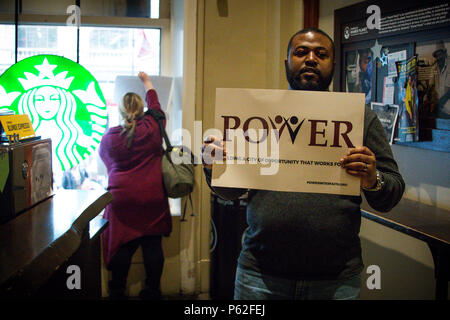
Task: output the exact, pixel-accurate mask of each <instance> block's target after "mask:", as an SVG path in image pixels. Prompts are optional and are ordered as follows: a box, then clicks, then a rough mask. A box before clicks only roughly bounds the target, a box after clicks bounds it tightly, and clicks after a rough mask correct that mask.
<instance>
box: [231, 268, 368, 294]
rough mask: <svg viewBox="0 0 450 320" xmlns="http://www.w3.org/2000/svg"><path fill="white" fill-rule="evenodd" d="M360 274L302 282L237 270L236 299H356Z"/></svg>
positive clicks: (359, 285)
mask: <svg viewBox="0 0 450 320" xmlns="http://www.w3.org/2000/svg"><path fill="white" fill-rule="evenodd" d="M360 289H361V274H357V275H356V276H353V277H351V278H348V279H341V280H325V281H303V280H288V279H283V278H276V277H272V276H268V275H262V274H260V273H258V272H255V271H252V270H247V269H242V268H239V267H238V268H237V271H236V281H235V288H234V299H235V300H356V299H359V292H360Z"/></svg>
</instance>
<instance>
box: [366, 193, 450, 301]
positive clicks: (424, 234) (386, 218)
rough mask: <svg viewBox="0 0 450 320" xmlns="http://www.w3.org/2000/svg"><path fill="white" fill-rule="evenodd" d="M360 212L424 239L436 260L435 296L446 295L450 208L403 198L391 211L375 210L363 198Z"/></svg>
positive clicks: (449, 275)
mask: <svg viewBox="0 0 450 320" xmlns="http://www.w3.org/2000/svg"><path fill="white" fill-rule="evenodd" d="M361 215H362V216H363V217H365V218H367V219H369V220H372V221H375V222H378V223H380V224H382V225H384V226H386V227H389V228H392V229H394V230H397V231H399V232H402V233H405V234H407V235H410V236H412V237H414V238H417V239H420V240H422V241H425V242H426V243H427V244H428V246H429V248H430V250H431V254H432V255H433V260H434V271H435V278H436V299H437V300H446V299H447V296H448V281H449V280H450V211H448V210H445V209H440V208H437V207H434V206H430V205H427V204H424V203H420V202H417V201H413V200H408V199H405V198H403V199H402V200H401V201H400V202H399V203H398V205H397V206H396V207H395V208H394V209H392V210H391V211H390V212H379V211H376V210H374V209H372V208H371V207H370V206H369V205H368V204H367V202H366V201H365V200H363V203H362V204H361Z"/></svg>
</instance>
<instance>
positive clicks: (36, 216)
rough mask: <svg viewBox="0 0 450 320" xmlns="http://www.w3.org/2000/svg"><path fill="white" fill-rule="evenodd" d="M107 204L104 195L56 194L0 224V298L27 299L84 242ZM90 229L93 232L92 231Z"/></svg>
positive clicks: (98, 224)
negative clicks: (25, 297)
mask: <svg viewBox="0 0 450 320" xmlns="http://www.w3.org/2000/svg"><path fill="white" fill-rule="evenodd" d="M111 201H112V195H111V194H110V193H109V192H107V191H98V190H89V191H88V190H58V191H57V192H56V194H55V195H54V196H53V197H51V198H49V199H47V200H45V201H43V202H41V203H39V204H38V205H36V206H35V207H33V208H31V209H29V210H28V211H26V212H24V213H22V214H20V215H19V216H17V217H16V218H14V219H13V220H11V221H9V222H7V223H5V224H3V225H1V226H0V296H31V295H33V294H35V293H36V291H37V290H38V289H39V288H40V287H41V286H42V285H44V284H45V283H46V282H47V281H48V279H49V278H50V277H51V276H52V274H53V273H54V272H55V271H56V270H57V269H58V268H59V267H60V266H61V265H63V264H64V263H65V262H67V261H68V260H69V258H70V257H72V256H73V255H74V254H75V252H77V250H79V248H80V246H81V244H82V242H83V241H85V240H87V241H89V239H90V238H92V237H93V236H94V235H92V234H91V235H90V234H89V231H90V228H89V224H90V222H91V220H93V219H94V220H93V222H92V223H93V225H94V224H95V229H96V230H97V232H98V231H101V230H103V228H104V227H105V225H106V221H105V220H103V219H101V218H96V217H97V215H98V214H99V213H100V212H101V211H102V210H103V209H104V208H105V207H106V205H107V204H108V203H109V202H111ZM93 229H94V228H93Z"/></svg>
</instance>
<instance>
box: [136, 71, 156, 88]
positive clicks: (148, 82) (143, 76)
mask: <svg viewBox="0 0 450 320" xmlns="http://www.w3.org/2000/svg"><path fill="white" fill-rule="evenodd" d="M138 77H139V79H141V81H142V82H143V83H144V86H145V89H146V90H147V91H148V90H151V89H155V88H154V87H153V83H152V81H151V80H150V77H149V76H148V74H146V73H145V72H143V71H141V72H139V73H138Z"/></svg>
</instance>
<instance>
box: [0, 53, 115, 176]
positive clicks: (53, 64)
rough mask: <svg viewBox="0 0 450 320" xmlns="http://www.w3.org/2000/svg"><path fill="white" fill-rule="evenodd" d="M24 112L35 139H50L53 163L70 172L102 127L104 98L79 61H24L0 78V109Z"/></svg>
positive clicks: (45, 57)
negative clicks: (29, 121)
mask: <svg viewBox="0 0 450 320" xmlns="http://www.w3.org/2000/svg"><path fill="white" fill-rule="evenodd" d="M5 108H6V109H10V110H13V111H14V112H15V113H16V114H28V116H29V117H30V119H31V122H32V124H33V128H34V130H35V131H36V134H37V135H40V136H42V138H51V139H52V148H53V159H54V161H53V163H54V166H55V167H54V168H55V169H57V168H58V166H57V163H58V164H59V167H60V169H61V170H63V171H64V170H67V169H70V168H72V167H74V166H76V165H77V164H79V163H80V162H81V161H83V160H84V159H86V158H87V157H88V156H89V155H90V154H92V153H93V152H94V150H95V148H96V147H97V146H98V145H99V144H100V140H101V137H102V135H103V133H104V132H105V129H106V122H107V113H106V103H105V98H104V97H103V94H102V92H101V89H100V86H99V85H98V83H97V81H96V80H95V78H94V77H93V76H92V75H91V74H90V73H89V71H87V70H86V69H85V68H83V67H82V66H81V65H79V64H78V63H75V62H73V61H72V60H69V59H67V58H64V57H60V56H54V55H38V56H33V57H29V58H26V59H24V60H21V61H19V62H18V63H16V64H14V65H13V66H11V67H10V68H9V69H8V70H6V71H5V72H4V73H3V74H2V75H1V76H0V109H5Z"/></svg>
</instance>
